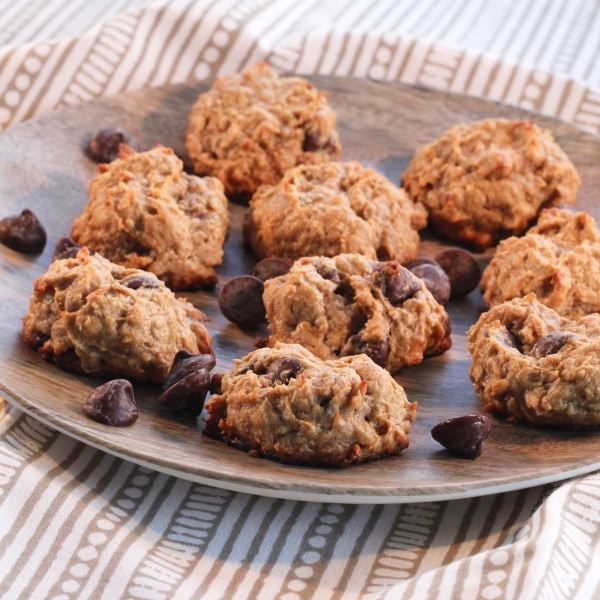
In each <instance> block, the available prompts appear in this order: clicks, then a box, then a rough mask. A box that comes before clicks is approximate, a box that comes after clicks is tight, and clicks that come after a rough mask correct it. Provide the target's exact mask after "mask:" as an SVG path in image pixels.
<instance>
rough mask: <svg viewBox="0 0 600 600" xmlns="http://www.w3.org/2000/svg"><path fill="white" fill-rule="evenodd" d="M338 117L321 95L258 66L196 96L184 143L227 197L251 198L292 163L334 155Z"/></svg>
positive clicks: (296, 79)
mask: <svg viewBox="0 0 600 600" xmlns="http://www.w3.org/2000/svg"><path fill="white" fill-rule="evenodd" d="M335 121H336V117H335V113H334V112H333V111H332V110H331V108H330V107H329V105H328V104H327V98H326V94H325V93H324V92H320V91H319V90H317V89H316V88H315V87H313V86H312V85H310V84H309V83H308V82H307V81H306V80H304V79H301V78H300V77H280V76H279V75H277V74H276V73H274V72H273V71H271V70H270V69H269V68H268V67H267V65H266V64H265V63H259V64H257V65H254V66H253V67H252V68H251V69H250V70H249V71H247V72H246V73H244V74H243V75H228V76H225V77H220V78H219V79H217V81H215V83H214V84H213V85H212V87H211V88H210V90H209V91H208V92H206V93H205V94H200V97H199V98H198V101H197V102H196V104H194V107H193V109H192V114H191V116H190V123H189V128H188V132H187V139H186V147H187V151H188V153H189V155H190V158H191V159H192V161H193V163H194V170H195V172H196V173H198V174H199V175H213V176H215V177H218V178H219V179H220V180H221V181H222V182H223V184H224V185H225V191H226V192H227V194H233V195H243V194H246V195H251V194H253V193H254V192H255V191H256V190H257V189H258V187H259V186H260V185H262V184H269V185H274V184H276V183H277V182H278V181H279V180H280V179H281V178H282V177H283V174H284V173H285V172H286V171H287V170H288V169H291V168H292V167H295V166H296V165H299V164H303V163H313V164H315V163H322V162H326V161H329V160H334V159H336V158H337V157H338V156H339V154H340V151H341V148H340V143H339V139H338V134H337V131H336V130H335Z"/></svg>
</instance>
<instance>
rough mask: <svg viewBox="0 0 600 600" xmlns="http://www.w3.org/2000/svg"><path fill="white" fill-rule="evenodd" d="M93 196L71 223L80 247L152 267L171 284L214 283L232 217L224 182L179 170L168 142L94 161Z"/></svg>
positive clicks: (132, 264)
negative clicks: (96, 171) (104, 162)
mask: <svg viewBox="0 0 600 600" xmlns="http://www.w3.org/2000/svg"><path fill="white" fill-rule="evenodd" d="M99 170H100V174H99V175H97V176H96V177H94V179H93V180H92V182H91V183H90V186H89V194H90V198H89V201H88V203H87V206H86V207H85V208H84V210H83V213H82V214H81V215H80V216H79V217H77V218H76V219H75V221H74V223H73V230H72V233H71V236H72V237H73V239H74V240H75V241H76V242H77V243H78V244H80V245H82V246H87V247H89V248H90V249H91V250H92V251H94V252H99V253H100V254H102V256H104V257H105V258H108V259H109V260H110V261H112V262H115V263H117V264H120V265H123V266H125V267H131V268H137V269H144V270H146V271H149V272H151V273H154V274H155V275H156V276H157V277H159V278H160V279H162V280H163V281H164V282H165V283H166V284H167V285H168V286H169V287H170V288H171V289H175V290H178V289H193V288H197V287H202V286H207V285H214V284H215V283H216V281H217V276H216V273H215V271H214V269H213V266H214V265H218V264H220V263H221V258H222V256H223V243H224V241H225V236H226V233H227V227H228V223H229V218H228V213H227V199H226V198H225V194H224V193H223V186H222V185H221V182H220V181H219V180H217V179H215V178H214V177H206V178H200V177H196V176H194V175H188V174H187V173H184V172H183V163H182V162H181V161H180V160H179V159H178V158H177V156H175V154H174V153H173V151H172V150H171V149H170V148H163V147H156V148H154V149H153V150H150V151H148V152H140V153H136V152H134V151H133V150H131V149H130V148H128V147H126V146H125V147H124V146H121V158H120V159H117V160H115V161H113V162H112V163H110V164H107V165H100V166H99Z"/></svg>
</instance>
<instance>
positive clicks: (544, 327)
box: [468, 294, 600, 429]
mask: <svg viewBox="0 0 600 600" xmlns="http://www.w3.org/2000/svg"><path fill="white" fill-rule="evenodd" d="M468 343H469V346H468V348H469V352H470V353H471V355H472V356H473V365H472V367H471V369H470V371H469V375H470V377H471V381H472V382H473V385H474V386H475V391H476V392H477V395H478V396H479V397H480V398H481V399H482V400H483V401H484V402H485V404H486V411H488V412H495V413H497V414H501V415H508V416H509V417H510V419H511V420H515V421H524V422H528V423H531V424H533V425H546V426H551V427H561V428H567V429H572V428H579V427H593V426H597V425H600V396H599V393H598V390H599V389H600V315H598V314H596V313H594V314H592V315H587V316H584V317H582V318H580V319H578V320H571V319H567V318H564V317H561V316H560V315H559V314H557V313H556V312H555V311H553V310H552V309H551V308H547V307H546V306H544V305H543V304H541V303H540V302H538V301H537V299H536V297H535V294H529V295H528V296H526V297H525V298H521V299H514V300H511V301H510V302H505V303H503V304H498V305H497V306H494V307H493V308H492V309H490V310H489V311H488V312H487V313H484V314H483V315H481V317H480V319H479V321H478V322H477V323H476V324H475V325H473V326H472V327H471V329H470V330H469V331H468Z"/></svg>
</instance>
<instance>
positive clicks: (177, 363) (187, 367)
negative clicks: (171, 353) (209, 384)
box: [163, 350, 217, 390]
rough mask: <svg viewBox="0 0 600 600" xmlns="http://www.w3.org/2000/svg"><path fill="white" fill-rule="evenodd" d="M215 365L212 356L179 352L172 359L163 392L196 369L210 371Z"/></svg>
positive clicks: (185, 351) (215, 362)
mask: <svg viewBox="0 0 600 600" xmlns="http://www.w3.org/2000/svg"><path fill="white" fill-rule="evenodd" d="M216 364H217V361H216V359H215V357H214V356H213V355H212V354H192V353H191V352H188V351H187V350H180V351H179V352H178V353H177V354H176V355H175V358H174V359H173V364H172V365H171V369H170V371H169V373H168V374H167V378H166V379H165V383H164V384H163V390H167V389H169V388H170V387H171V386H172V385H175V384H176V383H177V382H178V381H179V380H180V379H183V378H184V377H187V376H188V375H189V374H190V373H193V372H194V371H197V370H198V369H206V370H207V371H211V370H212V369H214V368H215V365H216Z"/></svg>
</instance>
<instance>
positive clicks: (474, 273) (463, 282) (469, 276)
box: [435, 248, 481, 298]
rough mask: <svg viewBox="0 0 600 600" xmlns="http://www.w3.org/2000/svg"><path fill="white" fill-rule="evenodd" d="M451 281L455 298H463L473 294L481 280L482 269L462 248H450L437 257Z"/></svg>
mask: <svg viewBox="0 0 600 600" xmlns="http://www.w3.org/2000/svg"><path fill="white" fill-rule="evenodd" d="M435 259H436V261H437V262H438V263H439V265H440V267H442V269H443V270H444V271H445V273H446V275H448V279H449V280H450V293H451V295H452V297H453V298H462V297H463V296H466V295H467V294H468V293H470V292H472V291H473V290H474V289H475V288H476V287H477V285H478V284H479V281H480V279H481V267H480V266H479V263H478V262H477V260H476V258H475V257H474V256H473V255H472V254H471V253H470V252H467V251H466V250H462V249H461V248H448V250H444V251H443V252H440V254H438V255H437V256H436V257H435Z"/></svg>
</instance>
